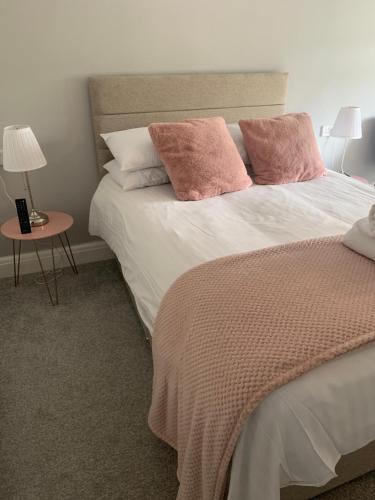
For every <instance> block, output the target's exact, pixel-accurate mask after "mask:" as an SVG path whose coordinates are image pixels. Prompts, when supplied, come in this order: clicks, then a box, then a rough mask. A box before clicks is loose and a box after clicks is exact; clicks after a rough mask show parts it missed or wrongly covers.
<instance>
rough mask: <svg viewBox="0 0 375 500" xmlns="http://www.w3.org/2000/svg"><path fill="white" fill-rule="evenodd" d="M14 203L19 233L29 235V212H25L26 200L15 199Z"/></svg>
mask: <svg viewBox="0 0 375 500" xmlns="http://www.w3.org/2000/svg"><path fill="white" fill-rule="evenodd" d="M15 201H16V207H17V215H18V221H19V224H20V229H21V233H22V234H26V233H31V226H30V219H29V211H28V210H27V204H26V200H25V198H17V199H16V200H15Z"/></svg>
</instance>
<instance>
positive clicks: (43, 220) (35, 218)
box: [23, 172, 49, 227]
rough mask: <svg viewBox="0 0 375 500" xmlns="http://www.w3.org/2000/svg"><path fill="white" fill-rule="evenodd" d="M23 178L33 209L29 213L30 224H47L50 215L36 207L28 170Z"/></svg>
mask: <svg viewBox="0 0 375 500" xmlns="http://www.w3.org/2000/svg"><path fill="white" fill-rule="evenodd" d="M23 179H24V182H25V187H26V189H27V192H28V195H29V198H30V202H31V210H30V214H29V219H30V226H34V227H35V226H44V224H47V222H48V221H49V219H48V215H47V214H45V213H43V212H39V211H38V210H35V208H34V200H33V195H32V193H31V187H30V181H29V176H28V174H27V172H23Z"/></svg>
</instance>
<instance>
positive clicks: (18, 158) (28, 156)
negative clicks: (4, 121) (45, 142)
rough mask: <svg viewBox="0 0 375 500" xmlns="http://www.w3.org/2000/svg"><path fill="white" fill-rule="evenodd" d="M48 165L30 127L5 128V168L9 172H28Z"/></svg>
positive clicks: (14, 126) (13, 126) (15, 126)
mask: <svg viewBox="0 0 375 500" xmlns="http://www.w3.org/2000/svg"><path fill="white" fill-rule="evenodd" d="M45 165H47V161H46V159H45V157H44V154H43V152H42V150H41V149H40V146H39V144H38V141H37V140H36V137H35V135H34V133H33V131H32V130H31V128H30V127H29V126H28V125H11V126H10V127H5V128H4V134H3V166H4V170H7V171H8V172H27V171H28V170H36V169H37V168H41V167H44V166H45Z"/></svg>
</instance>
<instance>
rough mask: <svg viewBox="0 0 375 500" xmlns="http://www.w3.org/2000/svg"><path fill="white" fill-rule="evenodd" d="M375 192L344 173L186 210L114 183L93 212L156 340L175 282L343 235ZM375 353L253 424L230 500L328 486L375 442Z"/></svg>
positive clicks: (368, 350)
mask: <svg viewBox="0 0 375 500" xmlns="http://www.w3.org/2000/svg"><path fill="white" fill-rule="evenodd" d="M374 202H375V189H374V188H373V187H372V186H369V185H365V184H363V183H360V182H358V181H356V180H355V179H350V178H347V177H345V176H342V175H341V174H338V173H335V172H329V173H328V175H327V177H325V178H320V179H315V180H312V181H309V182H304V183H296V184H288V185H284V186H253V187H251V188H250V189H248V190H245V191H241V192H238V193H229V194H226V195H223V196H220V197H216V198H211V199H208V200H202V201H199V202H179V201H177V200H176V198H175V196H174V194H173V191H172V187H171V186H170V185H163V186H156V187H151V188H146V189H142V190H135V191H128V192H124V191H123V190H122V189H121V188H120V187H119V186H117V185H116V184H115V183H114V182H113V180H112V179H111V178H110V177H109V176H108V175H107V176H105V177H104V178H103V180H102V181H101V183H100V185H99V187H98V189H97V191H96V193H95V195H94V197H93V200H92V204H91V211H90V233H91V234H93V235H96V236H100V237H101V238H103V239H104V240H105V241H106V242H107V243H108V245H109V246H110V247H111V248H112V250H113V251H114V253H115V254H116V256H117V258H118V259H119V261H120V263H121V265H122V269H123V273H124V276H125V279H126V280H127V282H128V284H129V285H130V287H131V289H132V292H133V294H134V297H135V300H136V303H137V307H138V310H139V312H140V314H141V316H142V319H143V320H144V322H145V324H146V325H147V327H148V328H149V329H150V331H151V332H152V325H153V321H154V319H155V317H156V313H157V310H158V307H159V304H160V301H161V299H162V297H163V295H164V293H165V292H166V291H167V289H168V288H169V286H170V285H171V284H172V283H173V281H174V280H175V279H176V278H177V277H178V276H179V275H180V274H182V273H183V272H184V271H186V270H188V269H190V268H191V267H193V266H195V265H197V264H200V263H202V262H205V261H208V260H211V259H214V258H217V257H221V256H224V255H229V254H233V253H237V252H244V251H250V250H256V249H259V248H265V247H268V246H272V245H277V244H281V243H288V242H293V241H297V240H303V239H307V238H314V237H320V236H328V235H333V234H342V233H343V232H345V231H347V230H348V229H349V227H350V226H351V224H352V223H353V222H354V221H355V220H357V219H359V218H361V217H364V216H365V215H366V214H367V213H368V210H369V208H370V206H371V204H372V203H374ZM374 366H375V344H369V345H368V346H365V347H364V348H361V349H359V350H357V351H354V352H352V353H349V354H347V355H345V356H342V357H340V358H337V359H335V360H334V361H331V362H329V363H326V364H325V365H323V366H321V367H319V368H316V369H314V370H312V371H311V372H310V373H308V374H306V375H304V376H303V377H300V378H299V379H297V380H295V381H293V382H291V383H289V384H287V385H285V386H284V387H281V388H280V389H278V390H276V391H274V392H273V393H272V394H271V395H270V396H269V397H267V398H266V399H265V400H264V401H263V402H262V403H261V404H260V405H259V407H258V408H257V410H256V411H254V412H253V413H252V415H251V416H250V417H249V418H248V421H247V423H246V425H245V426H244V429H243V432H242V434H241V437H240V439H239V441H238V443H237V446H236V451H235V454H234V457H233V463H232V470H231V481H230V490H229V496H228V498H229V500H239V499H241V500H275V499H277V498H279V488H280V487H282V486H286V485H288V484H308V485H316V486H319V485H321V484H324V483H326V482H327V481H328V480H329V479H331V478H332V477H334V475H335V472H334V468H335V464H336V463H337V461H338V459H339V458H340V456H341V455H343V454H346V453H350V452H351V451H354V450H356V449H358V448H360V447H362V446H364V445H365V444H367V443H369V442H370V441H372V440H374V439H375V389H374V388H375V369H374Z"/></svg>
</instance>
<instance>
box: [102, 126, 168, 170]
mask: <svg viewBox="0 0 375 500" xmlns="http://www.w3.org/2000/svg"><path fill="white" fill-rule="evenodd" d="M100 135H101V136H102V137H103V139H104V141H105V142H106V144H107V146H108V148H109V150H110V151H111V153H112V154H113V156H114V157H115V159H116V160H117V161H118V162H119V164H120V166H121V170H126V171H127V172H135V171H136V170H140V169H144V168H152V167H161V166H162V162H161V160H160V158H159V155H158V154H157V152H156V149H155V147H154V145H153V143H152V140H151V137H150V134H149V131H148V128H147V127H140V128H131V129H129V130H119V131H118V132H110V133H108V134H100Z"/></svg>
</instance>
